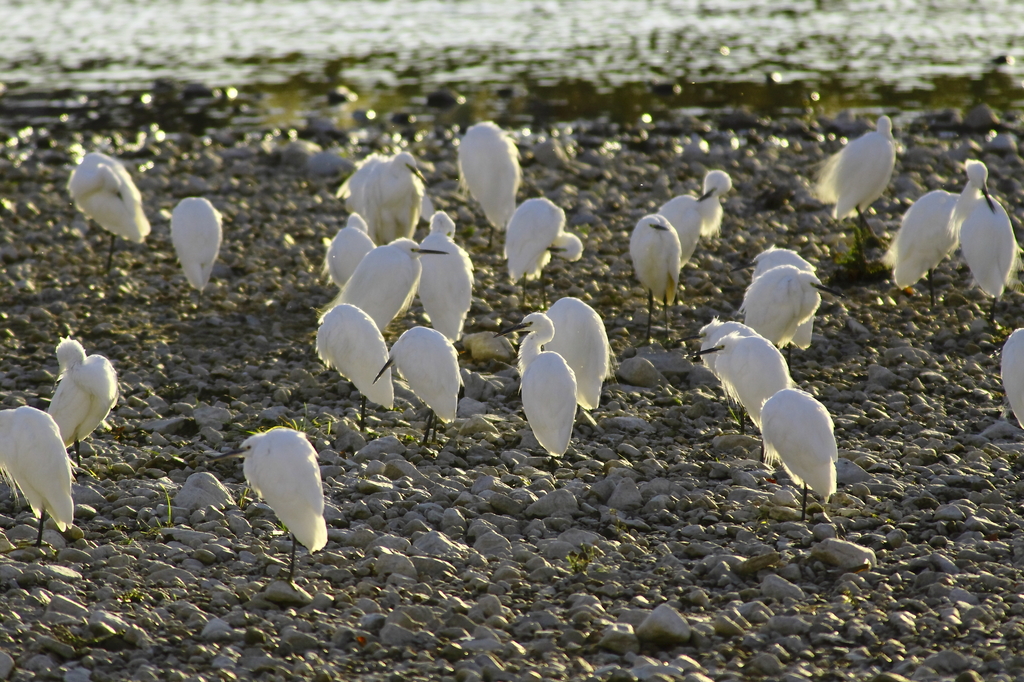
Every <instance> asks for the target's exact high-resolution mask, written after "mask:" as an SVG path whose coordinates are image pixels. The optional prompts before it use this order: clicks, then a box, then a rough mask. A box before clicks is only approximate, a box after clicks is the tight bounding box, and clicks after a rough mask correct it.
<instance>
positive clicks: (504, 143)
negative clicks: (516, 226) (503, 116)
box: [459, 121, 523, 246]
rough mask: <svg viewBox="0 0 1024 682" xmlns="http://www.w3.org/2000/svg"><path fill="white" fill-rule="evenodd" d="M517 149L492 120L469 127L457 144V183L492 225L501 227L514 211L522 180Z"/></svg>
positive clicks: (513, 142)
mask: <svg viewBox="0 0 1024 682" xmlns="http://www.w3.org/2000/svg"><path fill="white" fill-rule="evenodd" d="M522 179H523V172H522V170H521V169H520V168H519V149H518V148H517V147H516V143H515V140H513V139H512V136H511V135H510V134H509V133H506V132H505V131H504V130H502V129H501V128H499V127H498V126H497V125H495V124H494V123H492V122H491V121H484V122H483V123H477V124H476V125H474V126H470V128H469V130H467V131H466V134H465V135H464V136H463V138H462V141H461V142H460V143H459V182H460V183H461V184H462V186H463V187H465V188H467V189H468V190H469V193H470V194H472V195H473V198H474V199H476V200H477V201H479V202H480V206H481V207H482V208H483V209H484V215H485V216H487V222H489V223H490V224H491V236H490V239H489V240H488V242H487V245H488V246H490V245H491V244H492V243H493V242H494V228H495V227H497V228H498V229H499V230H504V229H505V226H506V225H508V221H509V220H511V219H512V214H513V213H515V210H516V193H517V192H518V191H519V183H520V182H522Z"/></svg>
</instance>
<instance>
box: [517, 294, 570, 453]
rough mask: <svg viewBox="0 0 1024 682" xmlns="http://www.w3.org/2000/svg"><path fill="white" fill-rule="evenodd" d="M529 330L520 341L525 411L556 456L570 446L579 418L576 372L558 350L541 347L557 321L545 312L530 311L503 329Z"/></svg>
mask: <svg viewBox="0 0 1024 682" xmlns="http://www.w3.org/2000/svg"><path fill="white" fill-rule="evenodd" d="M516 331H526V332H529V333H528V335H527V337H526V338H525V339H523V340H522V342H521V343H520V344H519V375H520V377H521V378H520V387H521V392H522V395H523V411H524V412H526V421H527V422H529V424H530V428H531V429H532V430H533V435H534V436H535V437H536V438H537V442H538V443H540V445H541V447H543V448H544V449H545V450H547V451H548V453H549V454H551V455H553V456H560V455H562V454H564V453H565V451H566V450H567V449H568V448H569V440H570V439H571V438H572V426H573V423H574V421H575V418H576V375H575V374H574V373H573V371H572V368H570V367H569V365H568V363H566V361H565V358H563V357H562V356H561V355H559V354H558V353H552V352H551V351H542V350H541V347H542V346H543V345H544V344H546V343H548V342H549V341H551V339H553V338H554V337H555V325H554V324H553V323H552V322H551V319H550V318H549V317H548V316H547V315H545V314H544V313H530V314H529V315H527V316H526V317H524V318H523V321H522V322H521V323H519V324H517V325H515V326H513V327H510V328H509V329H506V330H504V331H502V332H501V335H503V336H504V335H506V334H511V333H512V332H516Z"/></svg>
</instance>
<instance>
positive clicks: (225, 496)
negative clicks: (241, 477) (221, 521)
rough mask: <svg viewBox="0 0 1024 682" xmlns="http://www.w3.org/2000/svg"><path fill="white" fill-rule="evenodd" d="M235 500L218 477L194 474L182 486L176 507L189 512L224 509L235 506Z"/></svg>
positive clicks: (203, 472) (206, 472)
mask: <svg viewBox="0 0 1024 682" xmlns="http://www.w3.org/2000/svg"><path fill="white" fill-rule="evenodd" d="M234 503H235V500H234V498H232V497H231V493H230V492H228V489H227V488H225V487H224V486H223V485H222V484H221V482H220V481H218V480H217V477H216V476H214V475H213V474H211V473H210V472H209V471H201V472H199V473H195V474H192V475H191V476H189V477H188V480H186V481H185V485H183V486H181V490H179V491H178V494H177V495H175V496H174V506H175V507H185V508H186V509H189V510H195V509H205V508H206V507H214V508H215V509H223V508H225V507H228V506H231V505H234Z"/></svg>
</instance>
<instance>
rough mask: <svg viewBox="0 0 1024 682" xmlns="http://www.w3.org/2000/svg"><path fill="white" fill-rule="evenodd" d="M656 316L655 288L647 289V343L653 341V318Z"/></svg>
mask: <svg viewBox="0 0 1024 682" xmlns="http://www.w3.org/2000/svg"><path fill="white" fill-rule="evenodd" d="M652 317H654V290H653V289H648V290H647V341H646V342H645V345H646V344H648V343H650V342H651V318H652Z"/></svg>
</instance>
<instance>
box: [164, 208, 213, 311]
mask: <svg viewBox="0 0 1024 682" xmlns="http://www.w3.org/2000/svg"><path fill="white" fill-rule="evenodd" d="M221 236H222V233H221V215H220V211H218V210H217V209H216V208H214V206H213V204H211V203H210V202H209V200H208V199H203V198H201V197H189V198H187V199H182V200H181V201H179V202H178V205H177V206H175V207H174V211H173V212H172V213H171V243H172V244H173V245H174V251H175V253H177V254H178V262H179V263H181V269H182V270H184V271H185V279H187V280H188V283H189V284H191V285H192V286H193V287H194V288H195V289H197V290H198V291H199V295H200V297H201V296H202V295H203V289H205V288H206V285H207V283H209V281H210V275H211V274H212V273H213V263H214V261H216V260H217V254H218V253H220V242H221Z"/></svg>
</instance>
